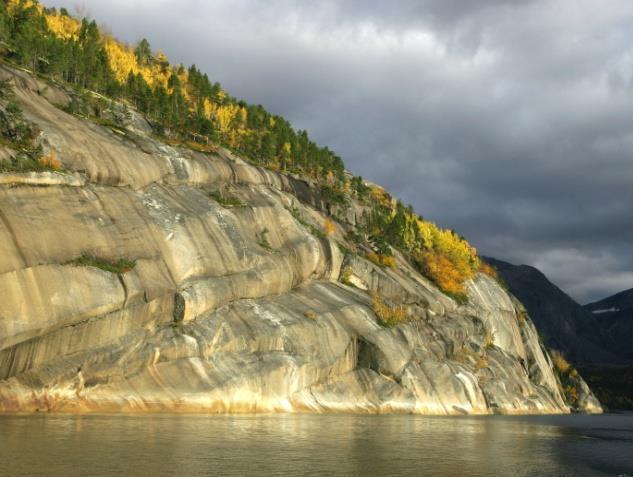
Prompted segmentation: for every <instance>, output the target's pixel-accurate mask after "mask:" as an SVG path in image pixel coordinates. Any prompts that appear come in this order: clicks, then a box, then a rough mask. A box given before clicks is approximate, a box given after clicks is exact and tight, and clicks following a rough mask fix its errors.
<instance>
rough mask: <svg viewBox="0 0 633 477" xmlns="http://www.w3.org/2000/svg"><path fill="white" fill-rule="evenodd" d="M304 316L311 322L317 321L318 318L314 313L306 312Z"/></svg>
mask: <svg viewBox="0 0 633 477" xmlns="http://www.w3.org/2000/svg"><path fill="white" fill-rule="evenodd" d="M303 316H305V317H306V318H309V319H310V320H316V318H317V314H316V313H315V312H313V311H306V312H305V313H304V314H303Z"/></svg>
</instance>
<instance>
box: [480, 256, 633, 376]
mask: <svg viewBox="0 0 633 477" xmlns="http://www.w3.org/2000/svg"><path fill="white" fill-rule="evenodd" d="M486 260H487V261H488V262H489V263H490V264H492V265H493V266H495V267H496V268H497V270H498V272H499V274H500V276H501V277H502V278H503V280H505V282H506V283H507V285H508V287H509V289H510V291H511V292H512V293H513V294H514V295H515V296H516V297H517V298H518V299H519V300H520V301H521V302H522V303H523V304H524V305H525V307H526V308H527V310H528V313H529V314H530V317H531V318H532V320H533V321H534V323H535V325H536V327H537V328H538V330H539V332H540V333H541V335H542V336H543V339H544V341H545V344H546V346H548V347H549V348H554V349H557V350H560V351H562V352H563V353H564V354H565V355H566V356H567V357H568V358H569V359H570V360H571V361H573V362H574V363H576V364H578V365H582V364H615V363H621V362H623V361H624V357H623V356H622V355H620V354H619V353H618V354H616V353H614V352H613V351H612V350H614V349H618V347H617V346H616V344H615V343H614V340H613V338H612V337H611V335H610V333H609V332H608V331H607V329H605V327H604V326H603V322H602V319H599V318H598V315H596V314H594V313H592V312H591V311H590V309H586V308H583V307H582V306H581V305H579V304H578V303H576V302H575V301H574V300H573V299H572V298H571V297H570V296H569V295H567V294H566V293H565V292H564V291H562V290H561V289H560V288H558V287H557V286H556V285H554V284H553V283H552V282H550V281H549V280H548V278H547V277H546V276H545V275H544V274H543V273H542V272H541V271H539V270H538V269H536V268H534V267H531V266H528V265H512V264H510V263H507V262H503V261H501V260H497V259H493V258H486ZM616 296H617V295H616ZM612 298H613V297H612ZM629 298H630V301H629V303H631V302H632V301H633V293H631V295H630V296H629ZM599 303H601V302H599ZM618 303H620V302H618ZM631 304H632V305H633V303H631ZM600 306H601V307H602V306H604V308H610V307H612V306H615V305H610V304H609V305H600ZM617 306H618V307H619V306H620V305H617ZM630 311H632V312H633V308H630ZM631 322H633V320H629V323H631ZM631 331H633V327H629V335H628V336H629V337H630V336H632V334H631Z"/></svg>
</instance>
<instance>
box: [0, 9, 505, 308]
mask: <svg viewBox="0 0 633 477" xmlns="http://www.w3.org/2000/svg"><path fill="white" fill-rule="evenodd" d="M0 57H1V58H2V60H3V61H5V62H8V63H10V64H13V65H20V66H21V67H23V68H26V69H28V70H29V71H32V72H34V73H36V74H39V75H40V76H41V77H43V78H45V79H46V80H47V81H50V82H54V83H57V84H62V85H65V87H67V88H68V87H69V88H72V89H73V90H74V94H73V95H72V98H73V100H72V102H71V104H70V105H69V106H68V107H67V110H68V112H71V113H73V114H75V115H79V116H81V117H84V118H89V119H91V120H93V121H96V122H100V123H101V124H110V123H114V125H115V126H116V123H118V122H125V120H126V118H127V117H128V116H129V114H130V110H131V109H135V110H137V111H140V112H141V113H144V114H145V115H146V117H147V118H148V119H149V120H150V122H151V125H152V129H153V131H154V134H155V135H156V137H158V138H160V139H161V140H163V141H165V142H168V143H171V144H180V145H186V146H188V147H190V148H193V149H197V150H202V151H205V150H212V149H213V148H214V147H215V145H221V146H224V147H227V148H229V149H230V150H232V151H235V152H236V153H239V154H240V155H241V156H242V157H245V158H247V159H248V160H250V161H251V162H252V163H253V164H256V165H261V166H265V167H267V168H270V169H274V170H276V171H280V172H283V173H287V174H294V175H296V176H298V177H301V178H303V179H305V180H307V181H310V182H311V183H312V184H313V185H314V186H316V187H317V188H318V190H320V193H321V195H322V197H323V201H324V202H325V203H326V204H327V210H328V211H329V212H330V214H331V215H332V217H333V218H334V219H338V220H339V221H341V222H345V220H344V219H343V217H344V214H343V212H342V211H344V210H345V209H346V208H347V207H349V204H350V201H351V200H352V199H355V200H357V201H359V202H361V203H363V204H365V205H366V210H365V212H364V214H363V216H362V218H360V219H359V220H357V221H356V223H355V227H349V229H348V238H349V239H350V240H351V241H352V242H354V243H356V244H357V245H359V247H360V249H361V250H368V251H367V252H366V253H367V257H368V258H369V259H371V260H372V261H374V262H375V263H377V264H379V265H381V266H383V267H389V266H394V265H395V260H394V259H393V258H392V257H393V252H394V250H393V247H395V248H397V249H399V250H400V251H402V252H403V253H404V254H405V256H406V257H407V258H408V260H409V261H410V262H411V263H413V264H415V265H416V267H417V269H418V270H419V271H421V272H422V273H423V274H425V275H426V276H427V277H429V278H431V279H432V280H433V281H434V282H435V283H436V284H437V285H438V286H439V287H440V288H441V289H442V290H443V291H444V292H445V293H447V294H449V295H451V296H452V297H454V298H457V299H458V300H463V299H465V294H464V283H465V282H466V281H467V280H468V279H470V278H472V277H473V276H474V275H475V274H476V273H477V272H478V271H480V270H481V271H484V272H487V273H489V274H491V275H493V276H494V275H495V273H494V271H493V270H492V269H491V268H490V267H488V266H486V265H485V264H483V263H482V262H481V261H480V259H479V258H478V256H477V253H476V251H475V249H474V248H473V247H472V246H470V245H469V244H468V243H467V242H466V241H465V240H464V239H463V238H462V237H460V236H459V235H458V234H456V233H455V232H453V231H451V230H444V229H440V228H438V227H437V226H436V225H435V224H434V223H432V222H429V221H425V220H423V219H422V218H421V217H420V216H418V215H417V214H416V213H415V212H414V211H413V209H412V207H411V206H406V205H405V204H403V203H402V202H400V201H398V200H395V199H394V198H393V197H392V196H391V195H390V194H389V193H387V192H386V191H385V190H384V189H382V188H381V187H379V186H376V185H373V184H369V183H367V182H365V181H364V180H363V179H362V178H360V177H353V176H352V175H351V174H349V173H347V172H346V171H345V169H344V164H343V162H342V160H341V158H340V157H339V156H337V155H336V154H335V153H334V152H332V151H331V150H329V149H328V148H327V147H320V146H318V145H317V144H316V143H315V142H313V141H312V140H311V139H310V138H309V136H308V134H307V133H306V131H301V130H295V129H294V128H293V127H292V126H291V125H290V123H289V122H288V121H287V120H285V119H284V118H282V117H280V116H277V115H273V114H271V113H269V112H268V111H266V110H265V109H264V108H263V107H262V106H261V105H251V104H247V103H246V102H244V101H241V100H238V99H237V98H234V97H232V96H230V95H229V94H228V93H227V92H226V91H225V90H224V89H223V88H222V86H221V85H220V84H218V83H217V82H213V81H212V80H211V79H210V78H209V77H208V75H207V74H206V73H204V72H202V71H200V70H199V69H198V68H197V67H196V66H195V65H192V66H190V67H188V68H187V67H185V66H183V65H180V64H171V63H170V62H169V60H168V59H167V57H166V56H165V55H164V54H163V53H162V52H161V51H160V50H155V49H153V48H152V46H151V45H150V44H149V42H148V41H147V40H142V41H140V42H139V43H138V44H137V45H126V44H124V43H122V42H119V41H118V40H116V39H115V38H113V37H112V36H111V35H110V34H107V33H105V32H104V31H102V29H100V28H99V27H98V26H97V24H96V22H95V21H94V20H91V19H89V18H83V19H77V18H73V17H72V16H71V15H69V13H68V11H66V10H65V9H60V10H59V11H58V10H56V9H54V8H46V7H44V6H43V5H41V4H40V3H38V2H36V1H32V0H2V1H0ZM0 89H1V94H2V98H0V99H1V100H2V107H1V108H0V128H1V129H2V140H3V142H4V143H5V145H8V146H10V147H11V148H13V150H14V151H15V154H14V155H13V157H12V158H11V160H9V161H0V172H1V171H26V170H41V169H63V164H60V163H59V161H56V159H55V156H54V151H44V150H42V148H41V146H40V145H39V144H38V141H37V131H36V128H34V127H32V126H31V125H30V124H29V123H28V122H27V121H25V120H24V118H23V117H22V115H21V112H20V111H19V108H17V106H16V103H15V102H14V101H13V100H12V99H11V91H10V88H7V87H3V88H0ZM325 232H326V233H327V230H326V231H325Z"/></svg>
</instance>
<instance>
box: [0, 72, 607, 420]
mask: <svg viewBox="0 0 633 477" xmlns="http://www.w3.org/2000/svg"><path fill="white" fill-rule="evenodd" d="M0 76H2V77H3V78H5V79H6V78H8V79H11V81H12V83H13V84H14V86H15V90H16V95H17V98H18V101H19V103H20V105H21V107H22V108H23V110H24V113H25V115H26V116H27V117H28V119H29V120H31V121H33V122H34V123H36V124H37V125H38V126H39V128H40V129H41V130H42V136H41V138H40V140H41V142H42V144H43V145H44V146H45V147H46V148H49V149H53V150H54V151H55V152H56V155H57V157H58V158H59V160H60V161H61V163H62V164H63V167H64V169H65V170H67V171H70V173H51V172H49V173H29V174H0V411H4V412H13V411H37V410H39V411H69V412H70V411H72V412H75V411H79V412H84V411H101V412H102V411H125V412H143V411H183V412H185V411H187V412H269V411H315V412H321V411H353V412H416V413H429V414H460V413H472V414H486V413H496V412H498V413H566V412H569V407H568V406H567V405H566V403H565V401H564V398H563V396H562V393H561V386H560V382H559V380H558V378H557V377H556V375H555V373H554V371H553V368H552V363H551V360H550V358H549V357H548V355H547V353H546V352H545V351H544V348H543V346H542V345H541V343H540V342H539V338H538V334H537V332H536V330H535V328H534V326H533V324H532V322H531V321H530V319H529V318H528V317H527V316H526V314H525V311H524V309H523V307H522V306H521V304H520V303H519V302H518V301H517V300H516V299H514V298H513V297H512V296H510V295H509V294H508V293H507V292H506V291H504V289H502V288H501V287H500V286H499V285H498V284H497V283H496V282H495V281H494V280H492V279H490V278H489V277H487V276H483V275H480V276H478V277H477V278H476V279H475V280H473V281H472V282H471V283H470V284H469V286H468V293H469V300H468V303H467V304H465V305H459V304H457V303H456V302H454V301H453V300H452V299H450V298H448V297H447V296H445V295H444V294H443V293H442V292H441V291H439V290H438V289H437V288H436V287H435V286H434V285H433V284H432V283H431V282H429V281H428V280H427V279H425V278H424V277H422V276H421V275H419V274H418V273H417V272H416V271H415V270H414V269H413V268H411V267H410V266H409V265H408V264H407V263H406V262H405V261H404V260H402V259H401V258H399V260H398V266H397V267H396V268H395V269H391V268H380V267H377V266H375V265H374V264H372V263H371V262H369V261H367V260H365V259H363V258H361V257H359V256H354V255H350V254H348V255H347V256H345V255H344V254H343V253H342V252H341V251H340V250H341V247H339V245H338V244H345V239H344V235H343V230H342V229H341V228H340V227H339V226H338V225H337V230H336V231H335V232H334V233H333V234H332V235H331V236H329V237H327V238H324V237H322V236H321V237H320V236H315V235H314V234H313V233H311V228H310V227H309V226H306V225H305V224H306V223H307V224H310V223H312V224H316V225H317V226H318V225H320V224H322V223H323V220H325V217H324V216H323V215H322V213H321V212H320V203H319V198H318V194H316V193H315V192H314V191H313V190H312V189H311V187H310V184H309V183H306V182H304V181H301V180H299V179H294V178H292V177H288V176H284V175H281V174H277V173H275V172H273V171H270V170H266V169H262V168H258V167H255V166H252V165H249V164H247V163H246V162H244V161H243V160H241V159H240V158H238V157H235V156H234V155H232V154H231V153H229V152H228V151H225V150H222V149H218V151H217V153H215V154H202V153H197V152H193V151H191V150H188V149H183V148H176V147H170V146H168V145H166V144H162V143H160V142H158V141H156V140H155V139H153V138H152V137H151V136H150V135H149V134H148V133H147V132H146V128H145V127H144V126H143V120H142V118H138V117H137V118H136V119H135V121H134V123H133V124H132V125H131V126H130V127H128V128H127V130H125V131H116V130H112V129H109V128H105V127H101V126H98V125H96V124H93V123H91V122H89V121H82V120H81V119H79V118H77V117H74V116H72V115H69V114H66V113H65V112H63V111H62V110H61V109H60V108H59V107H58V106H60V105H62V106H63V104H64V102H65V101H67V100H68V98H67V97H66V96H65V94H64V92H63V91H61V90H56V89H55V88H54V87H53V86H50V85H47V84H45V83H43V82H41V81H40V80H36V79H34V78H32V77H31V76H29V75H27V74H26V73H22V72H17V71H14V70H11V69H8V68H5V67H3V69H2V70H1V71H0ZM219 188H222V190H223V193H224V194H230V195H231V197H233V198H235V199H236V200H235V205H233V206H227V205H225V206H223V205H221V204H220V203H218V202H217V201H216V200H214V199H213V198H212V197H213V196H211V195H210V194H209V192H210V191H214V190H217V189H219ZM297 214H300V215H301V217H302V218H303V219H302V220H297ZM349 215H350V217H349V220H350V221H352V222H353V220H354V213H353V211H352V212H351V213H350V214H349ZM337 243H338V244H337ZM86 254H90V255H93V256H96V257H101V258H103V259H106V260H109V261H112V262H116V261H117V260H119V259H121V258H127V259H130V260H134V261H135V266H134V267H133V268H132V269H131V270H129V271H125V272H120V273H117V272H110V271H106V270H102V269H99V268H96V267H89V266H78V264H77V258H78V257H81V256H85V255H86ZM342 267H344V268H347V267H349V270H351V271H352V275H351V276H350V277H348V279H347V280H345V281H346V283H354V284H356V285H357V286H352V285H346V284H343V283H341V282H340V280H339V276H340V273H341V269H342ZM371 291H375V292H378V293H380V294H381V295H382V296H384V297H387V298H391V299H394V300H395V299H397V300H398V301H399V302H403V303H407V304H408V305H409V306H410V310H412V312H411V313H412V315H413V319H411V320H410V321H409V322H408V323H405V324H401V325H398V326H396V327H382V326H380V325H379V322H378V320H377V318H376V316H375V315H374V313H373V311H372V306H371V298H370V295H369V292H371ZM587 393H588V396H587V399H586V400H585V404H584V410H587V411H599V409H600V407H599V404H598V403H597V401H596V400H595V399H594V398H593V397H592V396H591V394H590V392H589V391H588V390H587Z"/></svg>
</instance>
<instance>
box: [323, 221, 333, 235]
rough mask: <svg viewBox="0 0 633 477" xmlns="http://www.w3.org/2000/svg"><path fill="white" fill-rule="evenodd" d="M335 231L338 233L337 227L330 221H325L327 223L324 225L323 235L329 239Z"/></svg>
mask: <svg viewBox="0 0 633 477" xmlns="http://www.w3.org/2000/svg"><path fill="white" fill-rule="evenodd" d="M335 231H336V225H334V222H333V221H332V220H330V219H325V222H324V223H323V233H324V234H325V235H326V236H327V237H329V236H330V235H332V234H333V233H334V232H335Z"/></svg>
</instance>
